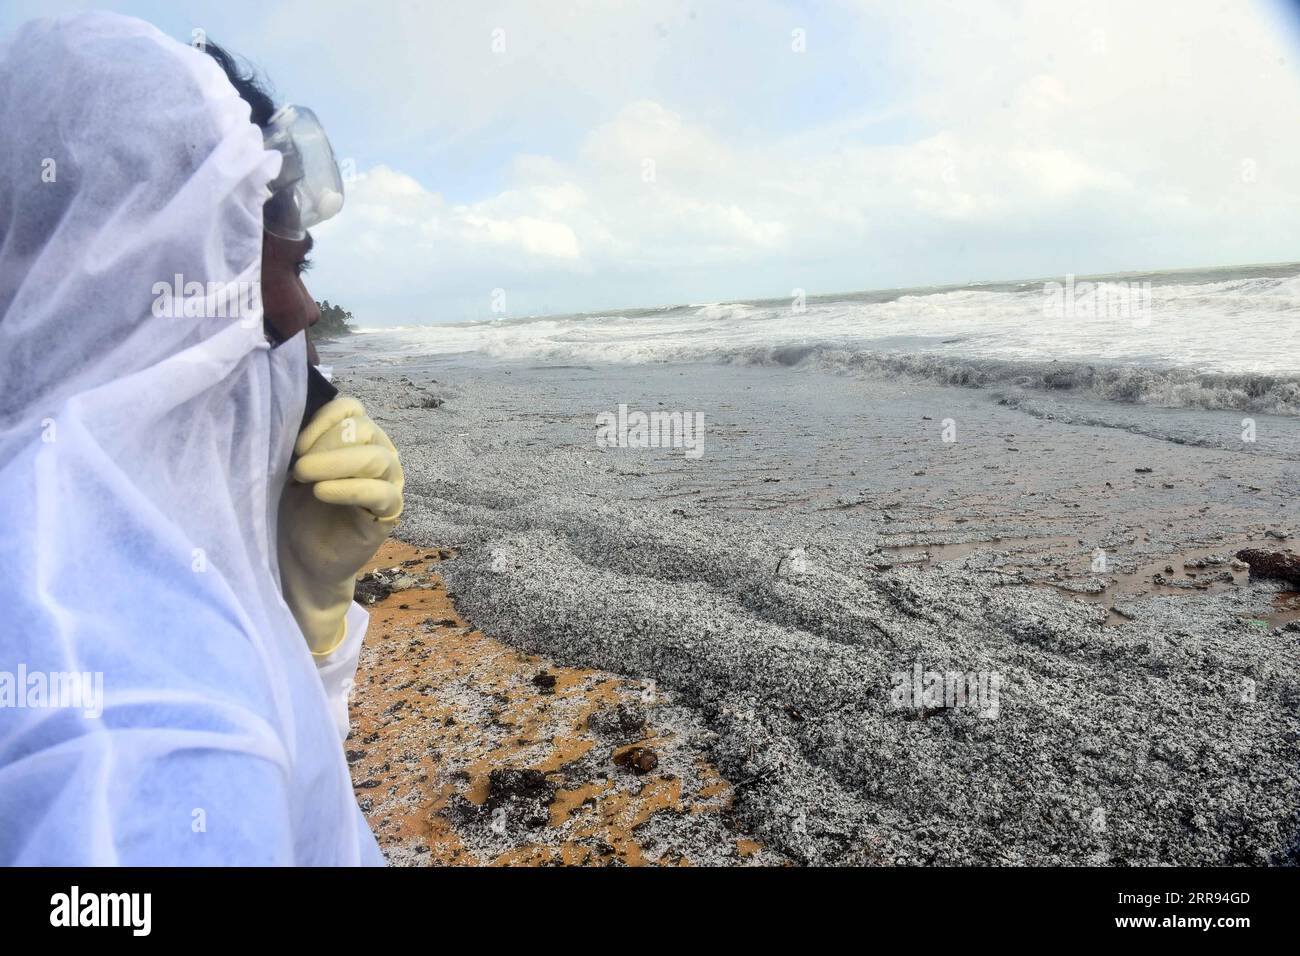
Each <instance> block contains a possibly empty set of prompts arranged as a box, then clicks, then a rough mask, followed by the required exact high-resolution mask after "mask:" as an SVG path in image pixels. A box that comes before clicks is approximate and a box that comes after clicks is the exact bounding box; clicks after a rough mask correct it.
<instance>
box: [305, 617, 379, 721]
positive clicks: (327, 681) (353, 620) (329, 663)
mask: <svg viewBox="0 0 1300 956" xmlns="http://www.w3.org/2000/svg"><path fill="white" fill-rule="evenodd" d="M345 621H346V626H347V631H346V633H345V634H344V636H343V643H341V644H340V645H339V646H338V647H336V648H334V650H332V651H330V653H329V654H328V655H326V656H325V657H318V658H316V671H317V673H318V674H320V679H321V683H322V684H323V685H324V686H325V697H326V698H327V699H328V700H329V705H330V714H331V715H332V716H333V718H334V724H335V727H336V728H337V729H338V732H339V740H345V739H347V736H348V698H349V697H350V696H352V685H353V683H354V682H355V680H356V676H357V660H358V659H359V658H360V656H361V642H362V641H363V640H364V639H365V636H366V628H367V627H368V626H369V624H370V615H369V614H368V613H366V610H365V608H363V607H362V606H361V605H360V604H358V603H357V602H356V601H353V602H352V604H351V606H350V607H349V608H348V613H347V617H346V618H345Z"/></svg>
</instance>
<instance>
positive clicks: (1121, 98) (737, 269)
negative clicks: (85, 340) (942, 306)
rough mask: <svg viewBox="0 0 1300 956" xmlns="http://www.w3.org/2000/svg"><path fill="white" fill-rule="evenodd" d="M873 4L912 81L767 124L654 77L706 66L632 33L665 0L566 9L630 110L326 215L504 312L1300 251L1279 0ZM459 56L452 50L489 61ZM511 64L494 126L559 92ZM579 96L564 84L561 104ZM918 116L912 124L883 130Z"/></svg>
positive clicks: (468, 299)
mask: <svg viewBox="0 0 1300 956" xmlns="http://www.w3.org/2000/svg"><path fill="white" fill-rule="evenodd" d="M764 9H765V10H766V11H767V12H768V14H769V15H771V12H772V10H773V9H776V8H774V7H770V6H769V7H765V8H764ZM860 9H861V11H862V20H861V29H862V30H863V34H862V36H861V37H860V38H859V42H860V46H861V48H862V50H863V51H864V55H866V54H867V53H868V52H871V53H873V54H878V55H880V56H881V62H882V64H888V66H889V68H891V69H892V68H894V67H897V66H898V65H899V64H902V65H903V66H902V67H901V73H900V74H899V75H891V76H890V79H892V80H893V81H894V82H897V83H899V84H900V86H899V91H898V97H899V104H900V105H899V106H897V107H896V108H894V109H887V110H882V111H878V112H877V113H875V114H871V113H867V114H865V115H863V116H859V117H848V118H845V117H843V116H840V117H835V118H832V119H828V120H826V121H825V122H824V123H821V124H808V125H807V127H806V128H805V130H804V132H802V133H801V134H797V135H791V134H788V133H785V132H782V133H781V134H780V135H767V136H762V135H745V136H740V135H737V134H736V132H735V128H736V127H735V116H730V117H719V116H716V115H705V114H706V113H708V112H709V111H707V110H704V109H701V110H699V111H696V110H693V109H691V108H690V107H689V106H683V105H681V104H678V105H677V106H673V105H671V104H669V103H668V102H665V101H661V100H660V99H656V98H653V97H650V96H646V95H644V94H634V92H633V91H634V90H637V89H641V88H653V86H654V84H653V82H651V79H652V77H653V74H654V72H655V69H654V68H655V66H656V65H658V66H659V67H660V68H664V69H666V68H667V67H668V66H671V65H672V64H673V63H675V62H678V61H675V60H674V59H673V57H674V52H673V47H672V46H671V44H670V43H668V42H667V41H664V40H646V39H641V40H639V41H638V44H639V45H634V46H633V47H630V48H628V49H631V50H632V51H633V53H634V54H635V55H631V56H628V55H626V50H625V48H624V47H621V46H620V45H619V44H618V43H617V42H615V41H614V40H612V39H610V37H611V35H612V34H610V33H609V31H610V30H611V29H612V27H611V24H614V23H619V24H622V25H623V26H625V27H626V28H627V29H629V30H631V31H632V32H633V33H635V32H636V31H638V30H640V31H642V32H646V31H647V24H646V22H645V21H646V18H645V16H644V12H643V11H640V10H638V11H637V12H628V11H627V9H626V8H625V7H622V6H620V5H614V7H589V8H587V14H588V16H587V18H586V19H580V20H574V21H568V22H567V23H566V27H565V29H569V30H573V31H577V34H579V35H580V36H581V37H583V38H585V39H582V40H580V41H578V40H574V38H573V36H570V35H569V34H563V36H564V37H565V39H564V41H563V42H564V43H566V44H568V43H571V42H581V43H587V44H593V46H591V47H590V48H588V50H587V52H588V53H589V54H590V56H589V57H588V58H587V59H586V60H585V61H584V60H583V59H582V58H581V57H578V58H577V60H576V61H575V60H570V59H565V61H564V64H563V66H562V68H561V69H560V73H559V75H556V76H548V77H547V79H548V81H549V82H551V83H552V87H551V89H550V92H552V93H554V92H556V91H565V92H568V93H571V92H572V90H574V89H575V88H577V87H583V88H590V89H591V90H592V91H593V95H594V96H595V97H596V98H597V99H598V100H599V101H600V102H601V103H603V104H604V106H603V107H602V108H601V109H599V110H597V112H598V113H602V114H603V115H601V116H599V118H596V119H593V120H591V121H589V122H588V123H587V125H586V126H585V128H584V129H583V130H582V131H580V132H579V133H577V134H575V136H574V138H573V139H572V141H571V145H570V146H569V147H568V148H564V149H557V150H555V151H553V153H552V154H549V155H547V154H541V153H538V152H536V151H533V152H528V153H520V154H519V155H517V156H515V158H514V160H513V162H512V163H511V164H510V165H509V167H508V174H507V175H508V176H509V181H508V182H507V183H505V184H504V185H503V187H502V188H499V189H497V190H495V191H494V192H493V194H492V195H489V196H487V197H485V198H482V199H480V200H478V201H476V202H470V203H464V204H456V205H448V204H447V203H445V202H444V201H443V199H442V198H440V197H439V196H438V195H437V194H435V193H433V192H431V191H428V190H427V189H426V188H424V187H423V186H421V185H420V184H419V183H418V182H416V181H415V179H413V178H412V177H410V176H408V175H404V174H402V173H400V172H397V171H395V170H392V169H388V168H386V167H382V166H381V167H377V168H375V169H373V170H370V171H369V172H368V173H367V175H366V177H365V178H364V179H363V180H361V181H360V182H359V183H358V184H356V187H355V189H354V190H353V191H352V193H350V196H349V200H348V210H347V214H346V215H345V216H343V217H341V218H340V220H338V222H337V224H334V223H331V224H329V226H327V227H326V228H327V229H328V230H329V233H328V238H329V239H330V243H329V246H330V248H329V252H328V253H327V255H328V262H329V264H330V267H331V272H332V273H334V275H333V276H332V278H331V282H330V284H331V286H332V287H335V286H336V287H338V288H340V289H343V288H350V289H356V290H358V292H357V293H356V294H359V295H361V296H363V297H364V296H367V295H373V296H376V297H378V298H385V297H389V296H391V295H393V294H397V293H395V292H394V290H403V291H401V293H400V294H401V295H405V296H407V298H408V299H409V298H412V297H414V298H415V299H417V300H418V301H420V302H428V301H435V300H437V299H438V298H439V297H440V296H441V297H442V299H443V300H444V301H445V302H448V303H450V305H449V307H448V308H446V309H442V310H436V311H430V310H425V311H421V310H420V309H419V308H407V309H406V311H405V313H404V314H402V315H400V316H394V317H393V318H395V319H400V320H414V321H424V320H429V319H436V318H447V317H457V316H459V315H463V314H465V313H470V314H481V313H482V312H483V311H484V309H485V308H486V302H487V298H486V290H490V289H493V288H498V287H500V288H516V289H518V290H520V293H521V294H520V295H518V296H516V297H515V298H514V301H515V302H516V303H517V305H518V307H519V308H520V309H522V310H524V311H529V310H532V309H540V308H541V307H543V305H550V306H551V307H552V308H553V309H560V310H565V309H583V308H592V307H595V306H596V305H599V304H601V303H605V304H618V305H622V306H631V305H637V304H647V305H648V304H654V303H657V302H663V301H674V300H676V301H682V300H690V299H693V298H698V297H699V290H701V289H709V290H711V291H710V292H709V293H708V294H709V295H710V296H711V297H723V296H742V295H753V296H758V295H766V294H781V295H784V294H785V293H786V291H787V290H788V289H790V288H793V287H796V286H797V287H804V288H808V289H810V290H812V291H818V290H822V291H838V290H847V289H854V288H866V287H870V286H879V285H896V284H906V283H911V282H920V281H935V280H940V279H947V280H951V281H959V280H962V279H968V278H976V277H980V278H997V277H1005V278H1010V277H1017V276H1029V275H1035V274H1047V273H1049V272H1065V271H1074V272H1087V271H1092V270H1100V269H1124V268H1146V267H1158V266H1163V265H1170V266H1172V265H1192V264H1214V263H1229V262H1234V261H1252V260H1261V259H1269V258H1272V259H1283V258H1288V257H1291V258H1294V257H1295V255H1294V252H1292V251H1291V250H1294V249H1296V248H1298V247H1300V243H1298V242H1297V239H1298V237H1297V235H1296V232H1297V229H1296V224H1297V222H1300V125H1298V124H1296V123H1295V122H1294V121H1293V120H1294V118H1295V117H1296V116H1297V115H1300V81H1298V80H1297V74H1296V70H1295V67H1294V65H1293V63H1292V60H1293V58H1294V54H1293V51H1292V50H1291V49H1290V48H1289V46H1288V44H1287V41H1286V38H1284V36H1283V35H1282V34H1281V33H1279V32H1278V30H1277V29H1276V28H1275V25H1274V24H1272V23H1271V22H1270V20H1269V18H1268V17H1267V16H1265V14H1264V12H1263V8H1262V7H1260V6H1253V7H1245V6H1237V7H1234V8H1233V9H1232V11H1231V12H1225V10H1224V8H1222V7H1221V5H1219V4H1217V3H1209V2H1199V0H1194V2H1177V3H1175V2H1172V0H1151V2H1147V3H1143V4H1136V5H1135V4H1131V3H1123V4H1121V3H1100V4H1097V3H1091V2H1088V3H1084V2H1082V0H1053V2H1052V3H1032V2H1023V3H1021V2H1014V3H1013V2H1008V3H1002V4H985V3H981V4H966V3H949V2H942V0H915V2H911V0H909V2H908V3H906V4H898V5H895V6H892V7H889V8H884V9H883V11H882V8H881V7H880V6H879V5H874V4H872V5H866V4H863V5H861V8H860ZM681 16H682V13H681V8H674V9H673V12H672V13H671V14H670V15H667V16H666V19H668V20H673V18H674V17H678V18H680V17H681ZM619 18H624V19H619ZM520 22H521V23H522V22H529V24H530V25H529V26H527V27H526V28H525V29H528V30H537V31H545V30H546V29H547V28H545V27H543V26H541V25H539V23H538V22H536V21H528V20H527V18H525V19H524V20H523V21H520ZM674 22H676V21H674ZM882 22H883V23H884V24H885V25H886V26H887V27H888V29H887V31H886V32H885V33H884V34H883V37H884V38H885V39H882V35H881V34H879V32H878V31H879V30H880V29H881V25H882ZM514 29H515V30H516V31H518V30H519V29H521V27H519V26H516V27H515V28H514ZM868 29H870V30H871V31H873V32H870V33H868V32H867V31H868ZM538 35H540V34H538ZM559 35H560V34H557V33H555V31H554V30H551V31H550V32H546V33H545V36H546V37H547V39H548V41H549V42H559V41H558V40H557V36H559ZM534 39H536V36H535V37H534ZM647 44H648V46H647ZM656 44H659V45H658V46H656ZM882 44H884V47H883V48H882ZM565 48H566V49H568V47H567V46H566V47H565ZM841 48H842V46H841ZM817 49H818V37H817V35H816V33H815V32H814V33H812V34H811V35H810V38H809V52H808V53H807V54H804V56H806V57H808V58H809V59H808V62H807V68H808V69H809V70H813V71H816V70H819V69H824V70H827V71H831V70H833V68H834V64H829V63H825V64H820V65H819V64H818V63H817V61H816V60H815V57H816V55H817V54H816V51H817ZM726 55H728V54H727V53H726V51H720V53H719V56H726ZM730 55H731V56H733V57H734V55H735V51H731V53H730ZM763 55H764V56H766V57H770V56H779V55H781V53H780V49H779V47H777V48H776V49H775V50H774V51H764V54H763ZM399 59H400V57H399ZM623 60H627V61H628V62H627V64H626V65H627V67H628V72H624V73H618V71H617V70H614V61H620V62H621V61H623ZM456 62H457V63H459V66H456V65H454V64H453V65H452V66H447V65H445V64H444V65H443V66H442V67H440V69H444V70H452V71H454V70H455V69H459V68H466V69H468V67H466V65H465V63H464V62H461V61H456ZM547 62H548V64H550V66H551V67H554V66H555V62H554V60H548V61H547ZM761 68H762V64H761V63H759V64H756V63H755V62H752V61H750V62H745V63H742V64H738V65H737V69H741V70H749V71H754V70H756V69H761ZM885 69H886V66H884V65H882V70H885ZM611 71H613V72H611ZM614 73H618V75H617V76H614ZM496 80H502V81H503V82H502V83H501V85H497V84H496ZM496 80H491V81H489V82H488V84H487V86H486V87H480V86H477V85H470V86H469V87H467V89H466V92H465V95H464V97H462V98H461V99H462V102H460V105H459V107H457V109H456V111H455V113H456V115H457V116H458V117H459V120H458V122H459V123H460V124H461V126H462V128H463V129H469V128H471V127H473V126H474V123H475V120H474V118H473V116H471V115H470V114H471V113H472V112H473V110H470V109H469V107H468V106H466V103H469V104H472V105H473V106H474V108H475V109H478V110H481V112H482V115H481V117H480V119H481V120H482V122H483V123H485V124H487V123H490V122H491V121H492V120H491V117H493V116H498V115H500V114H501V113H502V112H509V111H511V110H521V109H528V108H529V106H528V104H530V103H534V102H536V100H535V99H533V98H527V99H526V102H525V101H521V100H516V99H512V98H511V91H512V90H513V89H514V87H512V86H511V84H510V83H506V82H504V80H503V78H502V77H496ZM619 98H622V104H621V105H615V101H616V100H617V99H619ZM566 105H568V106H571V105H572V104H568V103H566V102H565V101H563V100H557V101H556V105H555V107H554V108H555V109H556V111H557V121H558V118H559V114H560V113H561V112H562V111H563V110H564V109H565V108H566ZM734 108H735V110H736V111H737V112H740V111H743V110H744V108H745V104H744V103H743V102H739V101H738V102H736V103H735V104H734ZM900 119H901V120H904V121H906V122H907V123H908V124H909V125H907V126H906V127H905V128H906V130H907V131H906V132H904V133H900V134H898V135H894V136H891V137H883V136H882V137H876V139H875V140H873V138H872V136H871V133H872V131H873V130H875V129H876V128H877V127H878V126H880V125H881V124H888V123H890V122H895V121H898V120H900ZM466 135H469V134H466ZM325 245H326V244H324V243H322V248H323V249H324V247H325ZM322 255H323V256H324V255H326V253H325V252H324V251H323V253H322ZM339 276H342V277H345V278H346V281H347V282H348V283H352V285H350V286H345V285H344V283H343V282H342V281H338V277H339ZM647 290H649V291H648V292H647ZM347 294H348V295H353V293H350V292H349V293H347ZM646 294H651V295H654V296H655V298H654V299H653V301H647V300H644V299H639V298H638V297H639V296H644V295H646ZM353 297H355V296H353Z"/></svg>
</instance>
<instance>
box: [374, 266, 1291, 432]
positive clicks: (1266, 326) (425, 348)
mask: <svg viewBox="0 0 1300 956" xmlns="http://www.w3.org/2000/svg"><path fill="white" fill-rule="evenodd" d="M1297 268H1300V267H1296V266H1290V267H1278V272H1279V274H1278V275H1260V274H1258V273H1259V271H1260V267H1253V268H1251V269H1249V270H1242V271H1243V272H1248V273H1250V274H1238V275H1233V274H1231V271H1230V270H1217V272H1210V273H1203V274H1201V275H1199V276H1196V277H1194V278H1196V279H1200V280H1209V281H1192V280H1191V279H1189V277H1188V274H1185V273H1165V274H1158V275H1155V276H1152V277H1148V278H1145V279H1142V280H1140V281H1141V282H1142V283H1145V285H1142V286H1141V287H1140V291H1141V295H1140V296H1134V297H1133V299H1132V300H1123V301H1124V303H1126V304H1127V303H1129V302H1130V301H1131V302H1139V303H1140V304H1141V307H1142V310H1141V312H1140V313H1135V312H1133V311H1131V310H1125V309H1120V310H1115V309H1113V308H1112V309H1110V310H1107V309H1106V308H1105V306H1104V297H1105V295H1106V294H1107V293H1108V292H1109V293H1110V299H1111V302H1112V305H1113V303H1114V302H1115V301H1119V300H1117V299H1116V297H1115V295H1114V292H1115V290H1116V289H1118V290H1120V291H1121V292H1124V291H1126V290H1129V289H1137V288H1139V287H1138V286H1136V285H1134V283H1135V282H1137V281H1138V280H1134V279H1133V277H1130V276H1122V277H1102V278H1100V279H1097V280H1093V281H1092V282H1091V283H1086V284H1085V283H1083V282H1082V280H1080V283H1079V286H1078V287H1079V288H1080V289H1083V288H1086V289H1087V290H1088V291H1089V292H1090V293H1097V294H1099V295H1101V296H1102V297H1103V300H1102V306H1101V307H1099V308H1095V307H1092V306H1087V305H1086V303H1085V301H1084V300H1083V299H1082V298H1081V299H1080V300H1079V302H1078V303H1076V302H1074V301H1073V300H1072V301H1071V303H1070V307H1069V308H1068V309H1066V310H1064V311H1063V310H1062V309H1061V302H1060V296H1059V294H1057V295H1056V298H1055V299H1053V294H1054V290H1053V289H1052V288H1050V287H1049V285H1048V284H1046V283H1041V282H1040V283H1017V284H1007V285H1002V286H978V287H967V288H943V289H915V290H901V291H896V292H881V293H857V294H850V295H844V296H827V297H821V298H817V299H813V300H809V301H808V302H807V304H806V306H804V307H802V308H796V307H795V306H794V305H792V303H791V302H789V301H772V300H768V301H752V302H736V303H709V304H697V305H690V306H678V307H670V308H661V309H654V310H638V311H635V312H632V311H629V312H617V313H609V314H603V315H572V316H558V317H543V318H525V319H504V320H494V321H477V322H464V323H457V324H451V325H436V326H410V327H403V328H398V329H384V330H374V331H371V332H368V333H367V334H366V335H365V336H364V338H363V339H362V340H361V341H363V342H364V348H365V352H366V354H367V355H373V354H374V350H376V349H378V350H380V351H382V352H383V353H387V354H388V355H390V356H391V358H393V359H395V360H406V359H411V358H415V357H426V356H427V357H433V356H463V357H469V356H475V357H479V358H483V359H489V360H501V361H527V362H543V363H563V364H579V363H588V364H595V363H649V362H715V363H716V362H722V363H730V364H743V365H753V366H763V365H772V366H787V367H809V368H817V369H822V370H826V371H832V372H839V373H844V374H871V375H891V376H910V377H916V378H922V379H926V380H932V381H937V382H941V383H945V384H950V385H958V386H966V387H975V388H982V387H993V386H1014V387H1019V388H1027V389H1044V390H1050V391H1058V392H1060V391H1072V392H1075V393H1078V394H1082V395H1087V396H1089V397H1095V398H1100V399H1105V400H1109V401H1117V402H1128V403H1142V404H1149V405H1157V406H1163V407H1194V408H1207V409H1214V408H1218V409H1241V410H1249V411H1255V412H1264V413H1274V414H1286V415H1300V275H1297V274H1296V270H1297ZM1073 281H1074V280H1073V279H1071V280H1070V282H1071V283H1073ZM1055 291H1056V292H1059V289H1057V290H1055ZM1072 294H1073V293H1072Z"/></svg>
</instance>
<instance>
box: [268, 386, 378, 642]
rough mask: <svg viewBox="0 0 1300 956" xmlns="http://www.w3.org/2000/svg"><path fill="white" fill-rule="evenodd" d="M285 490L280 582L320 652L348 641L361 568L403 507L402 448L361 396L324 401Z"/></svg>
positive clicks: (301, 445)
mask: <svg viewBox="0 0 1300 956" xmlns="http://www.w3.org/2000/svg"><path fill="white" fill-rule="evenodd" d="M294 453H295V454H296V455H298V456H299V457H298V459H297V461H296V462H295V463H294V466H293V470H292V472H291V474H290V480H289V481H288V483H287V484H286V485H285V488H284V492H283V494H282V495H281V497H280V522H279V556H280V585H281V588H282V589H283V591H284V599H285V602H286V603H287V604H288V605H289V609H290V610H291V611H293V616H294V619H295V620H297V622H298V626H299V627H300V628H301V629H302V633H303V635H304V636H305V637H306V638H307V645H308V646H309V647H310V648H311V651H312V654H314V655H316V656H317V657H324V656H325V655H327V654H329V653H330V652H331V651H333V650H334V649H335V648H336V647H338V646H339V644H341V643H342V642H343V638H344V636H345V633H346V628H345V626H344V618H345V616H346V615H347V611H348V605H349V604H351V603H352V595H353V591H354V589H355V587H356V575H357V572H358V571H360V570H361V568H362V566H363V565H364V564H365V563H366V562H367V561H369V560H370V559H371V558H372V557H373V556H374V554H375V552H376V551H378V550H379V546H380V545H381V544H383V543H384V539H385V538H387V537H388V533H389V532H390V531H392V530H393V527H394V526H395V525H396V524H397V518H398V516H399V515H400V514H401V513H402V484H403V476H402V465H401V462H400V461H399V460H398V457H397V449H396V448H394V447H393V443H392V442H391V441H389V440H388V436H387V435H385V434H384V432H383V429H381V428H380V427H379V426H378V425H376V424H375V423H374V422H372V421H371V420H370V419H369V417H367V415H366V410H365V409H364V408H363V407H362V406H361V403H360V402H358V401H357V400H356V399H355V398H348V397H346V396H340V397H338V398H336V399H334V400H333V401H331V402H329V403H328V404H326V405H325V406H323V407H322V408H321V410H320V411H318V412H317V413H316V415H315V416H314V417H313V418H312V420H311V421H310V422H308V424H307V427H306V428H304V429H303V430H302V433H301V434H299V436H298V442H297V444H296V445H295V446H294Z"/></svg>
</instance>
